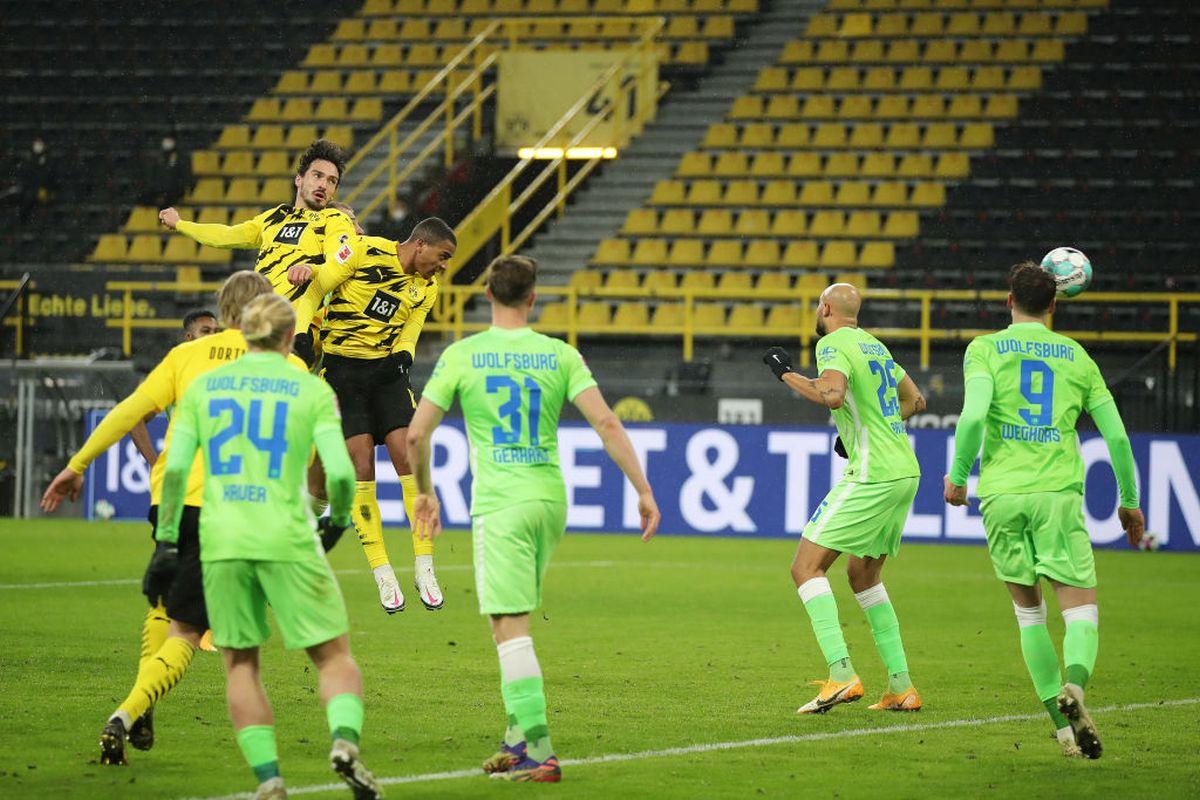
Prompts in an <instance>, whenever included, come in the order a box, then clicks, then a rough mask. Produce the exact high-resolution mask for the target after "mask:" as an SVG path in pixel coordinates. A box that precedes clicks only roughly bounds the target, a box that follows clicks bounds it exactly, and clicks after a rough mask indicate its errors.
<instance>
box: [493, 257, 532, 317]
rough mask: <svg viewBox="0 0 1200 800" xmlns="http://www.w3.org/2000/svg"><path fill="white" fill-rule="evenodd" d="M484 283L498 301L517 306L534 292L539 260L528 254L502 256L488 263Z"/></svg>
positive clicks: (501, 303)
mask: <svg viewBox="0 0 1200 800" xmlns="http://www.w3.org/2000/svg"><path fill="white" fill-rule="evenodd" d="M484 283H485V284H486V285H487V288H488V289H489V290H490V291H491V293H492V298H493V299H494V300H495V301H496V302H497V303H499V304H500V305H502V306H510V307H514V308H515V307H517V306H520V305H521V304H522V303H524V302H525V301H526V300H528V299H529V295H530V294H532V293H533V286H534V284H535V283H537V262H536V261H534V260H533V259H532V258H527V257H526V256H500V257H499V258H497V259H496V260H495V261H493V262H492V263H491V264H489V265H488V268H487V276H486V277H485V278H484Z"/></svg>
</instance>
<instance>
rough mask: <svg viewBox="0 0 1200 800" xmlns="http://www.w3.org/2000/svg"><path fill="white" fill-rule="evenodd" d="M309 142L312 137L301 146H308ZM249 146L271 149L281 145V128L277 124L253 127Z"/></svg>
mask: <svg viewBox="0 0 1200 800" xmlns="http://www.w3.org/2000/svg"><path fill="white" fill-rule="evenodd" d="M313 138H316V137H315V136H314V137H313ZM311 142H312V139H309V140H308V141H307V142H305V144H304V145H303V146H304V147H308V145H309V144H310V143H311ZM250 146H251V147H253V148H254V149H255V150H273V149H279V148H281V147H283V146H284V140H283V128H281V127H279V126H278V125H259V126H258V127H257V128H255V129H254V135H253V136H252V137H251V138H250ZM297 149H299V148H297Z"/></svg>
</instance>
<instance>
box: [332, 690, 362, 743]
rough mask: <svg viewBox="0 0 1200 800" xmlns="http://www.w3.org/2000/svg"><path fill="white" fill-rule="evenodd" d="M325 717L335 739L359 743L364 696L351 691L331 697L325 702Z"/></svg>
mask: <svg viewBox="0 0 1200 800" xmlns="http://www.w3.org/2000/svg"><path fill="white" fill-rule="evenodd" d="M325 719H326V720H327V721H328V722H329V732H330V734H332V735H333V738H334V739H345V740H346V741H347V742H350V744H353V745H357V744H358V737H359V736H361V735H362V726H363V701H362V698H361V697H359V696H358V695H356V694H350V693H349V692H347V693H346V694H339V695H337V696H335V697H331V698H329V702H328V703H326V704H325Z"/></svg>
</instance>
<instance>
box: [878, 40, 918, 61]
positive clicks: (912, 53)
mask: <svg viewBox="0 0 1200 800" xmlns="http://www.w3.org/2000/svg"><path fill="white" fill-rule="evenodd" d="M886 60H887V61H888V62H889V63H891V64H915V63H917V62H918V61H920V60H921V54H920V47H919V45H918V44H917V40H916V39H897V40H895V41H892V42H889V43H888V48H887V54H886Z"/></svg>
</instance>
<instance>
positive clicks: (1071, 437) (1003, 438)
mask: <svg viewBox="0 0 1200 800" xmlns="http://www.w3.org/2000/svg"><path fill="white" fill-rule="evenodd" d="M974 380H987V381H990V382H991V383H992V403H991V406H990V407H989V408H988V415H987V433H986V435H985V437H984V440H983V459H982V461H981V463H980V473H979V488H978V492H977V493H978V495H979V496H980V497H986V496H988V495H993V494H1021V493H1027V492H1058V491H1064V490H1068V489H1069V490H1072V491H1076V492H1082V491H1083V460H1082V459H1081V458H1080V457H1079V445H1078V442H1077V437H1076V434H1075V422H1076V421H1077V420H1078V419H1079V414H1080V412H1081V411H1083V410H1086V411H1088V412H1091V411H1092V410H1093V409H1095V408H1098V407H1099V406H1101V405H1103V404H1104V403H1107V402H1111V401H1112V394H1111V393H1110V392H1109V391H1108V387H1107V386H1105V385H1104V378H1102V377H1101V375H1100V368H1099V367H1097V366H1096V362H1095V361H1092V358H1091V356H1089V355H1088V354H1087V351H1085V350H1084V349H1083V347H1082V346H1081V345H1080V344H1079V343H1078V342H1076V341H1075V340H1074V339H1070V338H1068V337H1066V336H1063V335H1061V334H1058V333H1054V332H1053V331H1051V330H1049V329H1047V328H1046V326H1044V325H1042V324H1041V323H1040V322H1021V323H1016V324H1013V325H1009V326H1008V327H1007V328H1005V329H1004V330H1002V331H997V332H996V333H989V334H987V335H985V336H979V337H977V338H975V339H974V340H973V341H972V342H971V344H970V345H969V346H968V347H967V352H966V356H965V357H964V359H963V383H964V384H968V383H970V382H971V381H974Z"/></svg>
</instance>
